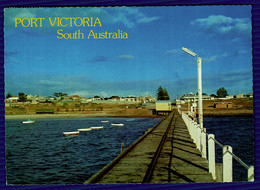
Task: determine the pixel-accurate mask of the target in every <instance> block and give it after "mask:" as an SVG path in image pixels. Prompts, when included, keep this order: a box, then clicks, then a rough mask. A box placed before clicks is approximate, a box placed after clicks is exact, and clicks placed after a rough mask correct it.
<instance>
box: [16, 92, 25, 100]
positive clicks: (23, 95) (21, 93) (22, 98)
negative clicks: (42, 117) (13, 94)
mask: <svg viewBox="0 0 260 190" xmlns="http://www.w3.org/2000/svg"><path fill="white" fill-rule="evenodd" d="M18 95H19V100H18V101H19V102H26V101H27V95H26V94H25V93H23V92H20V93H18Z"/></svg>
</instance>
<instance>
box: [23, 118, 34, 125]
mask: <svg viewBox="0 0 260 190" xmlns="http://www.w3.org/2000/svg"><path fill="white" fill-rule="evenodd" d="M22 123H23V124H32V123H34V121H33V120H30V119H28V120H27V121H22Z"/></svg>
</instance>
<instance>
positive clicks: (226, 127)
mask: <svg viewBox="0 0 260 190" xmlns="http://www.w3.org/2000/svg"><path fill="white" fill-rule="evenodd" d="M204 126H205V127H206V129H207V133H209V134H210V133H212V134H214V135H215V139H216V140H218V141H219V142H220V143H221V144H222V145H230V146H231V147H232V149H233V153H234V154H235V155H236V156H238V157H239V158H240V159H241V160H242V161H243V162H245V163H246V164H247V165H254V119H253V118H250V117H217V118H214V117H208V118H204ZM215 146H216V162H217V163H222V148H220V147H219V146H218V145H217V144H216V145H215ZM233 181H247V170H246V169H245V168H244V167H242V166H241V165H240V164H238V162H237V161H236V160H234V159H233Z"/></svg>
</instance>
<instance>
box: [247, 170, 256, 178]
mask: <svg viewBox="0 0 260 190" xmlns="http://www.w3.org/2000/svg"><path fill="white" fill-rule="evenodd" d="M254 170H255V167H254V166H249V168H248V170H247V181H254V180H255V177H254Z"/></svg>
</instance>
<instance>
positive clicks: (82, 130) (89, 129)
mask: <svg viewBox="0 0 260 190" xmlns="http://www.w3.org/2000/svg"><path fill="white" fill-rule="evenodd" d="M91 130H92V129H91V128H86V129H78V131H79V132H85V131H91Z"/></svg>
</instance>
